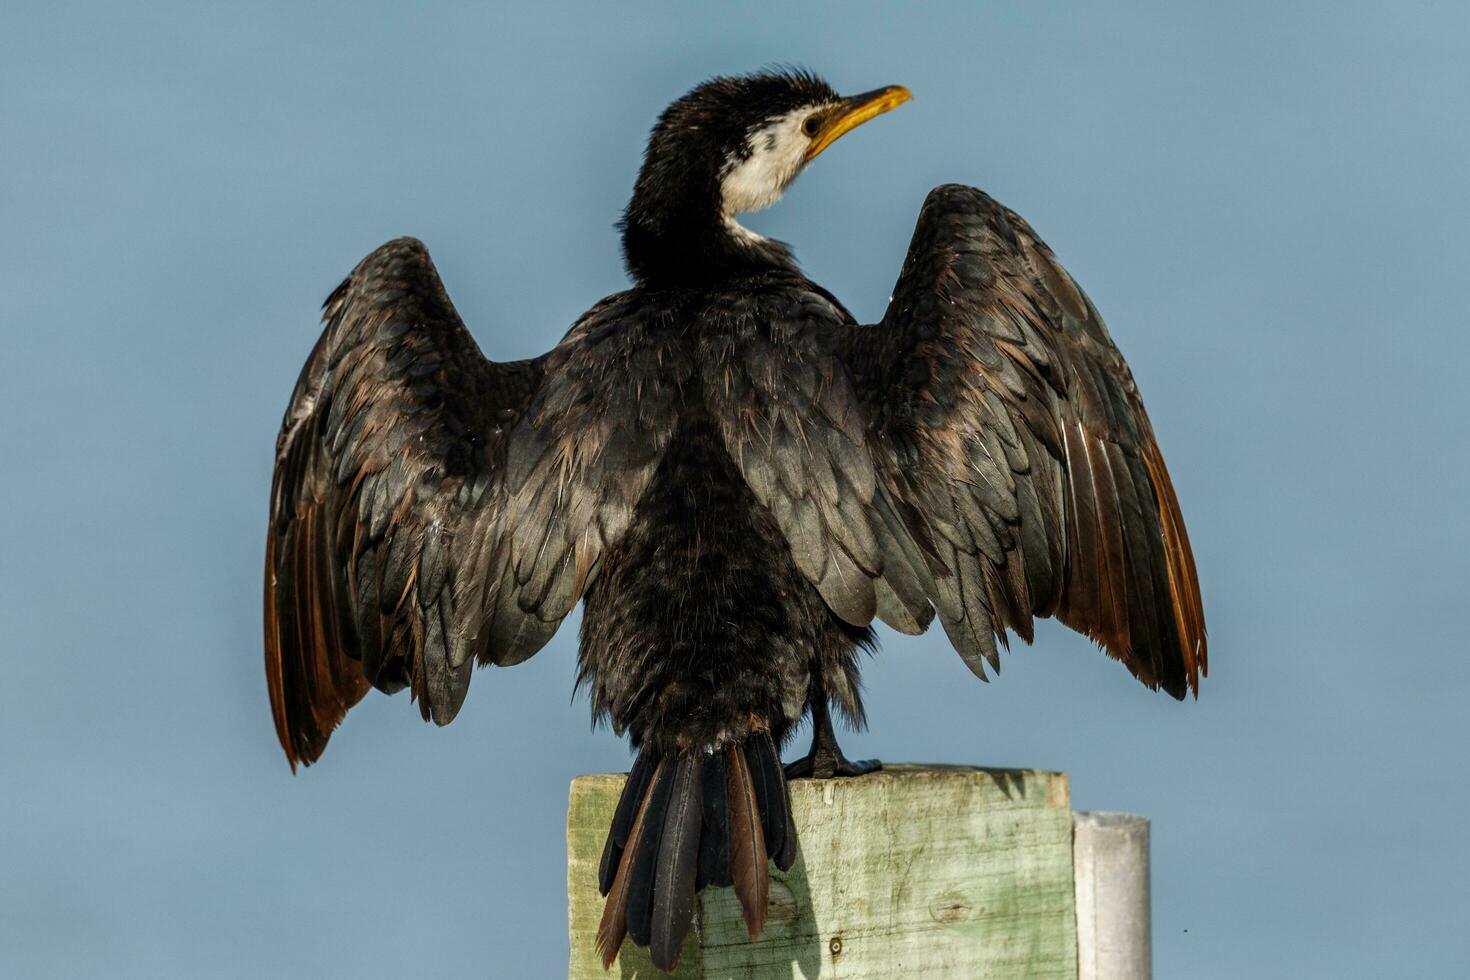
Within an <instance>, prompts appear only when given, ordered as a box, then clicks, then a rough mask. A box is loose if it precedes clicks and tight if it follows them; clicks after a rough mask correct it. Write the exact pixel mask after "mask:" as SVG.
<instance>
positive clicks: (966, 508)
mask: <svg viewBox="0 0 1470 980" xmlns="http://www.w3.org/2000/svg"><path fill="white" fill-rule="evenodd" d="M841 346H842V351H843V357H844V359H845V360H846V362H847V364H848V368H849V371H850V372H851V373H852V375H853V377H854V380H855V383H856V385H857V388H858V392H859V397H860V398H861V399H862V401H863V403H864V405H865V408H866V410H867V414H868V417H869V424H870V426H871V438H870V440H869V441H870V445H872V446H873V451H874V455H875V458H876V459H877V460H878V461H879V469H880V472H881V473H882V479H883V481H884V482H885V483H886V484H887V486H888V487H889V488H890V490H891V492H892V495H893V497H894V499H895V500H896V501H897V502H898V503H899V506H900V509H901V511H902V513H903V515H904V517H905V520H906V521H907V523H908V525H909V528H910V530H911V532H912V534H913V535H914V539H915V541H916V542H918V543H919V544H920V545H921V546H922V548H923V549H924V550H925V551H926V552H927V553H928V554H929V555H930V559H931V567H932V568H933V571H934V576H933V577H934V582H935V590H934V592H935V594H934V595H933V596H932V598H933V600H934V603H935V606H936V607H937V609H938V611H939V614H940V618H941V621H942V622H943V623H944V626H945V629H946V632H947V633H948V634H949V636H950V639H951V641H952V642H953V643H954V645H955V647H956V649H957V650H958V651H959V652H960V654H961V655H962V656H963V657H964V658H965V661H966V663H968V664H969V665H970V667H971V669H972V670H974V671H975V672H976V673H977V674H979V675H980V676H981V677H982V678H983V677H984V676H985V674H984V668H983V665H982V660H989V661H990V662H991V664H992V666H995V667H997V668H998V666H999V657H998V654H997V651H996V642H995V641H996V637H997V636H999V637H1000V639H1001V640H1002V642H1004V640H1005V633H1004V630H1005V629H1006V628H1011V629H1014V630H1016V632H1017V633H1018V634H1020V635H1021V636H1022V637H1023V638H1024V639H1026V640H1027V641H1028V642H1029V641H1030V639H1031V633H1032V629H1031V624H1032V616H1033V615H1037V616H1050V615H1056V616H1057V617H1058V618H1060V619H1061V620H1062V622H1064V623H1066V624H1067V625H1068V626H1071V627H1072V628H1074V629H1076V630H1079V631H1080V632H1082V633H1085V634H1087V635H1088V636H1089V637H1091V638H1092V639H1093V640H1095V641H1096V642H1098V643H1099V644H1100V645H1102V646H1103V647H1104V648H1105V649H1106V650H1107V652H1108V653H1109V654H1110V655H1111V656H1113V657H1115V658H1117V659H1119V660H1121V661H1122V662H1123V663H1124V664H1126V665H1127V666H1128V668H1129V669H1130V670H1131V671H1132V672H1133V673H1134V675H1135V676H1137V677H1138V678H1139V679H1140V680H1141V681H1143V682H1144V683H1145V684H1147V685H1148V686H1149V687H1151V688H1158V687H1162V688H1164V689H1165V690H1166V691H1168V692H1169V693H1170V694H1172V695H1174V696H1175V697H1183V696H1184V694H1185V692H1186V691H1196V692H1197V691H1198V684H1199V677H1200V675H1201V674H1203V673H1205V672H1206V671H1207V662H1206V641H1205V623H1204V613H1203V611H1202V608H1201V604H1200V594H1199V582H1198V579H1197V577H1196V574H1195V568H1194V559H1193V555H1192V554H1191V552H1190V547H1189V538H1188V535H1187V534H1186V532H1185V528H1184V520H1183V518H1182V517H1181V515H1180V511H1179V502H1178V500H1177V499H1176V498H1175V495H1174V488H1173V487H1172V486H1171V484H1170V481H1169V474H1168V471H1167V470H1166V469H1165V467H1164V459H1163V456H1162V455H1161V454H1160V452H1159V447H1158V445H1157V443H1156V442H1155V440H1154V433H1153V429H1152V426H1151V425H1150V424H1149V420H1148V416H1147V414H1146V413H1145V412H1144V408H1143V402H1142V401H1141V400H1140V398H1139V395H1138V389H1137V387H1136V385H1135V384H1134V382H1133V376H1132V374H1131V372H1130V371H1129V369H1128V365H1127V364H1126V363H1125V362H1124V360H1123V357H1122V355H1121V354H1120V353H1119V352H1118V349H1117V348H1116V347H1115V346H1114V345H1113V342H1112V339H1111V338H1110V337H1109V336H1108V332H1107V328H1106V327H1105V326H1104V325H1103V321H1102V318H1101V317H1100V316H1099V315H1098V313H1097V310H1096V309H1094V308H1093V306H1092V303H1091V301H1089V300H1088V298H1087V296H1086V295H1085V294H1084V293H1083V292H1082V290H1081V289H1080V288H1078V286H1077V285H1076V284H1075V283H1074V282H1073V281H1072V279H1071V277H1070V276H1069V275H1068V274H1067V272H1066V271H1065V270H1064V269H1063V268H1062V267H1061V266H1060V265H1059V264H1058V263H1057V262H1056V259H1055V257H1054V256H1053V255H1052V253H1051V250H1050V249H1048V248H1047V246H1046V245H1045V243H1043V242H1042V241H1041V239H1040V238H1038V237H1037V235H1036V233H1035V232H1033V231H1032V230H1031V228H1030V227H1029V226H1028V225H1027V224H1026V223H1025V222H1024V221H1023V220H1021V218H1020V217H1018V216H1017V215H1016V214H1014V213H1013V212H1011V211H1010V210H1008V209H1006V208H1004V207H1002V206H1001V205H1000V204H997V203H996V202H995V201H993V200H992V199H991V198H990V197H988V196H987V195H985V194H984V193H982V192H980V191H978V190H975V189H974V188H970V187H963V186H959V185H947V186H943V187H939V188H936V189H935V190H934V191H932V192H931V193H930V194H929V197H928V199H927V200H926V201H925V202H924V208H923V210H922V212H921V213H920V215H919V222H918V227H917V229H916V230H915V232H914V238H913V242H912V244H911V245H910V247H909V253H908V257H907V258H906V259H905V261H904V266H903V271H902V273H901V274H900V276H899V280H898V284H897V286H896V287H895V288H894V292H893V298H892V300H891V302H890V304H889V307H888V310H887V312H886V313H885V315H884V317H883V320H882V322H881V323H879V324H877V325H875V326H868V327H850V328H847V329H846V331H845V332H844V335H843V338H842V341H841Z"/></svg>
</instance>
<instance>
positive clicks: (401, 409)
mask: <svg viewBox="0 0 1470 980" xmlns="http://www.w3.org/2000/svg"><path fill="white" fill-rule="evenodd" d="M600 309H601V308H600ZM598 315H599V310H594V311H592V313H589V314H588V318H589V319H595V318H596V317H597V316H598ZM324 319H325V321H326V328H325V330H324V331H323V333H322V336H321V339H320V340H319V341H318V342H317V345H316V348H315V349H314V350H313V351H312V354H311V357H310V359H309V360H308V361H307V363H306V366H305V368H304V369H303V370H302V373H301V377H300V380H299V381H298V382H297V384H296V389H295V392H294V393H293V394H292V396H291V402H290V406H289V407H288V409H287V411H286V416H285V420H284V422H283V424H282V427H281V434H280V436H279V438H278V440H277V446H276V468H275V479H274V483H273V485H272V489H271V511H270V529H269V531H268V534H267V541H266V570H265V664H266V677H267V681H268V685H269V688H270V698H271V710H272V713H273V715H274V718H275V724H276V732H277V734H278V735H279V737H280V740H281V745H282V747H283V748H284V749H285V751H286V756H287V758H288V759H289V760H290V761H291V764H292V766H293V767H294V766H295V765H296V763H297V762H303V763H311V762H313V761H315V760H316V759H317V758H318V757H319V756H320V755H321V753H322V750H323V749H324V748H325V746H326V743H327V739H328V737H329V736H330V734H331V732H332V730H333V729H334V728H335V727H336V726H337V724H338V723H339V722H340V721H341V720H342V717H343V715H344V714H345V713H346V712H347V710H348V709H349V708H350V707H351V706H352V705H353V704H355V703H356V702H357V701H358V700H360V699H361V698H362V696H363V695H364V694H365V693H366V692H367V689H368V687H369V686H374V687H377V688H379V689H380V690H383V691H386V692H389V693H391V692H393V691H396V690H400V689H402V688H404V687H408V688H410V689H411V690H412V692H413V696H414V697H415V699H417V701H418V702H419V707H420V710H421V711H422V713H423V716H424V717H425V718H426V719H430V718H432V719H433V720H434V721H436V722H438V723H440V724H445V723H447V722H448V721H449V720H451V719H452V718H453V717H454V715H455V713H456V712H457V711H458V710H459V707H460V705H461V704H462V703H463V700H464V696H465V692H466V689H467V687H468V684H469V673H470V671H471V669H472V667H473V662H474V660H475V659H476V658H478V659H479V661H480V662H481V663H501V664H506V663H517V662H519V661H521V660H524V659H525V658H526V657H529V656H530V655H531V654H533V653H534V652H535V651H536V650H538V649H540V647H541V646H542V645H543V644H544V643H545V642H546V641H547V640H548V639H549V638H550V637H551V635H552V633H553V632H555V630H556V627H557V625H558V624H559V623H560V621H561V620H562V618H563V617H565V616H566V614H567V613H568V612H569V611H570V610H571V608H572V607H573V605H575V603H576V601H577V598H578V597H579V596H580V594H581V591H582V589H583V588H585V586H586V584H587V581H588V578H589V576H590V574H591V573H592V571H593V570H594V569H595V567H596V564H597V560H598V558H599V557H600V555H601V553H602V550H603V548H605V546H606V544H607V543H608V540H609V538H611V537H615V536H616V535H617V534H619V533H621V525H620V524H619V520H620V518H621V515H623V514H625V513H627V512H630V511H631V508H632V505H633V503H634V502H636V497H637V494H639V493H641V491H642V487H643V485H645V484H646V476H647V474H646V471H647V470H648V469H649V468H650V467H651V465H652V463H651V462H650V461H649V457H650V456H651V455H652V453H653V450H652V449H648V448H646V447H645V448H644V449H643V450H642V451H641V452H640V453H638V454H630V453H622V454H621V455H620V454H618V453H617V452H614V451H607V447H609V446H617V445H621V444H624V443H627V442H629V441H634V440H631V439H630V437H629V436H628V435H627V434H625V433H621V429H620V427H619V424H618V422H617V421H616V420H613V421H611V422H608V421H603V422H600V423H599V422H597V421H596V420H592V419H588V418H586V417H585V416H586V415H587V414H588V412H589V410H588V409H587V408H586V407H585V406H586V404H587V403H589V402H591V401H593V399H591V398H588V397H586V396H585V394H584V393H583V392H582V391H581V386H582V385H584V384H585V383H586V381H587V378H586V372H585V371H583V372H582V373H581V374H578V373H577V372H576V371H569V370H567V366H568V364H576V363H579V359H580V361H585V360H586V359H587V357H588V356H589V354H588V351H587V350H586V345H585V344H582V343H579V342H578V341H577V339H576V337H577V330H576V329H575V328H574V330H573V333H572V334H570V335H569V336H568V339H567V340H566V341H564V342H563V344H562V345H561V346H559V347H558V348H557V349H556V350H554V351H552V352H551V353H550V354H547V355H545V356H544V357H541V358H537V359H535V360H529V361H515V362H510V363H503V364H499V363H495V362H492V361H487V360H486V359H485V358H484V356H483V355H482V354H481V353H480V350H479V348H478V346H477V345H476V344H475V342H474V340H473V339H472V338H471V337H470V335H469V333H468V331H466V330H465V327H464V325H463V324H462V323H461V322H460V319H459V316H458V314H456V313H455V311H454V307H453V305H452V304H451V303H450V301H449V298H448V296H447V295H446V294H445V292H444V287H443V285H442V284H441V283H440V281H439V276H438V273H437V272H436V271H435V269H434V266H433V263H432V262H431V261H430V259H429V254H428V251H427V250H426V249H425V248H424V246H423V245H422V243H420V242H418V241H415V240H413V239H409V238H403V239H398V240H396V241H392V242H389V243H388V244H386V245H384V246H382V247H381V248H379V249H377V250H376V251H374V252H373V253H372V254H370V255H369V256H368V257H367V258H365V259H364V260H363V261H362V263H361V264H359V265H358V267H357V268H356V269H355V270H354V271H353V273H352V275H351V276H349V277H348V278H347V280H346V281H345V282H343V283H342V285H341V286H339V287H338V288H337V289H336V291H335V292H333V293H332V295H331V296H330V297H329V298H328V299H327V303H326V308H325V316H324ZM584 322H585V321H584ZM597 353H598V354H599V355H601V356H604V357H607V358H609V359H615V358H616V357H617V356H618V354H619V351H617V350H611V351H608V350H602V351H599V352H597ZM614 370H615V368H614ZM548 405H550V406H551V407H552V408H551V410H548V408H547V406H548ZM565 405H572V406H584V407H583V408H582V409H581V410H580V412H579V411H578V410H577V409H576V408H573V409H570V410H567V411H565V412H563V413H561V414H560V415H558V414H556V412H555V408H556V407H558V406H565ZM635 415H636V413H635ZM628 425H633V426H636V419H635V420H634V421H633V422H630V423H628ZM625 427H626V426H625ZM630 495H631V496H630Z"/></svg>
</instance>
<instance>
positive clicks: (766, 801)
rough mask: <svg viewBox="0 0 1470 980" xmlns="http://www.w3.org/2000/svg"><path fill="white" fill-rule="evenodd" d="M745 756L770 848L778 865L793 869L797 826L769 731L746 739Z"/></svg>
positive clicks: (772, 856)
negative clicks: (792, 817) (792, 815)
mask: <svg viewBox="0 0 1470 980" xmlns="http://www.w3.org/2000/svg"><path fill="white" fill-rule="evenodd" d="M745 760H746V762H747V763H748V764H749V766H750V778H751V780H752V781H753V782H754V783H755V792H756V797H757V798H758V800H759V801H760V808H761V829H762V830H763V831H764V832H765V835H766V852H767V853H769V854H770V855H771V860H773V861H775V862H776V867H778V868H780V869H781V870H782V871H790V870H791V865H792V864H793V863H794V862H795V861H796V829H795V827H794V826H792V822H791V803H790V801H789V800H788V799H787V797H786V771H785V770H784V769H782V768H781V756H780V755H779V754H777V752H776V743H775V742H773V741H772V740H771V736H770V733H769V732H759V733H757V734H755V735H752V736H751V737H750V740H749V741H747V742H746V743H745Z"/></svg>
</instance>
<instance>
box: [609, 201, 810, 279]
mask: <svg viewBox="0 0 1470 980" xmlns="http://www.w3.org/2000/svg"><path fill="white" fill-rule="evenodd" d="M622 228H623V258H624V261H625V262H626V263H627V266H628V272H629V274H630V275H632V276H633V278H635V279H637V280H638V281H639V282H640V283H644V284H647V285H655V286H665V285H709V284H715V283H719V282H722V281H727V280H730V279H738V278H742V277H745V276H750V275H758V274H760V273H762V272H769V271H772V270H795V269H796V262H795V260H794V259H793V258H792V256H791V250H790V249H789V248H788V247H787V246H786V245H785V244H784V243H782V242H778V241H774V240H772V239H769V238H764V237H762V236H760V235H757V234H756V233H755V232H753V231H749V230H748V229H746V228H744V227H742V226H741V225H740V224H738V223H737V222H736V221H735V219H734V218H733V217H732V216H729V215H726V214H724V213H723V211H722V210H721V208H720V204H719V199H718V196H717V195H716V194H713V193H703V194H701V193H697V189H694V188H690V189H686V190H684V191H683V192H681V193H674V194H667V193H666V194H652V193H648V192H647V190H646V189H645V188H642V187H640V188H639V189H638V190H637V191H635V193H634V196H633V200H632V201H631V202H630V203H629V205H628V210H627V211H626V212H625V214H624V216H623V225H622Z"/></svg>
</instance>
